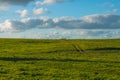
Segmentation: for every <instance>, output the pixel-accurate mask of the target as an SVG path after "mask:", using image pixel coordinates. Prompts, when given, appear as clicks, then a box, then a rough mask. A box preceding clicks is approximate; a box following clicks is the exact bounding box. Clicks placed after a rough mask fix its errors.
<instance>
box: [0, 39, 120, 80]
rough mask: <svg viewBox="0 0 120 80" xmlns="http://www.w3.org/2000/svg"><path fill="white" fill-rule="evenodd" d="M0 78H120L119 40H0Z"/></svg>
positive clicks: (94, 79)
mask: <svg viewBox="0 0 120 80" xmlns="http://www.w3.org/2000/svg"><path fill="white" fill-rule="evenodd" d="M0 80H120V40H119V39H116V40H38V39H0Z"/></svg>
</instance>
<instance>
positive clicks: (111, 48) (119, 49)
mask: <svg viewBox="0 0 120 80" xmlns="http://www.w3.org/2000/svg"><path fill="white" fill-rule="evenodd" d="M90 50H96V51H97V50H117V51H120V48H115V47H106V48H95V49H90Z"/></svg>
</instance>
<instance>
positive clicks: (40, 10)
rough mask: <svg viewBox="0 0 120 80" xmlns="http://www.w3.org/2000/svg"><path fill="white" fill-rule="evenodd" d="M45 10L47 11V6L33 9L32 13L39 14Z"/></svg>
mask: <svg viewBox="0 0 120 80" xmlns="http://www.w3.org/2000/svg"><path fill="white" fill-rule="evenodd" d="M45 12H48V9H47V8H38V9H33V14H34V15H41V14H43V13H45Z"/></svg>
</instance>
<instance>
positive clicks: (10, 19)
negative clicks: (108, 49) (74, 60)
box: [0, 0, 120, 39]
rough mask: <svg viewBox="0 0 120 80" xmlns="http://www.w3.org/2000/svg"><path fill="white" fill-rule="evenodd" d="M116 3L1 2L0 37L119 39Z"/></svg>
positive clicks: (105, 0) (110, 0)
mask: <svg viewBox="0 0 120 80" xmlns="http://www.w3.org/2000/svg"><path fill="white" fill-rule="evenodd" d="M119 5H120V1H119V0H92V1H91V0H0V38H45V39H61V38H68V39H70V38H71V39H73V38H85V39H86V38H120V36H119V35H120V11H119Z"/></svg>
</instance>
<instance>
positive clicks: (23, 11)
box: [16, 9, 28, 17]
mask: <svg viewBox="0 0 120 80" xmlns="http://www.w3.org/2000/svg"><path fill="white" fill-rule="evenodd" d="M16 13H18V14H19V15H20V17H26V16H27V14H28V11H27V10H26V9H24V10H17V11H16Z"/></svg>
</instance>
